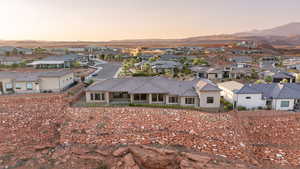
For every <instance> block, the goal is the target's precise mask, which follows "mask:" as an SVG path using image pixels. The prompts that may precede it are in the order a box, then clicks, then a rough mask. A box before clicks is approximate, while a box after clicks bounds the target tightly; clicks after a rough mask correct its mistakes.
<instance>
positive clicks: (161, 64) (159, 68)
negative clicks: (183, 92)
mask: <svg viewBox="0 0 300 169" xmlns="http://www.w3.org/2000/svg"><path fill="white" fill-rule="evenodd" d="M149 64H150V66H151V69H152V70H153V72H155V73H164V72H166V71H171V72H175V71H176V69H177V70H181V69H182V68H183V66H182V64H181V63H179V62H175V61H163V60H159V61H155V62H150V63H149Z"/></svg>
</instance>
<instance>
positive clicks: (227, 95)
mask: <svg viewBox="0 0 300 169" xmlns="http://www.w3.org/2000/svg"><path fill="white" fill-rule="evenodd" d="M219 88H220V89H221V90H222V91H221V96H223V97H224V99H225V100H226V101H228V102H230V103H232V104H233V103H234V101H235V100H237V96H236V94H235V93H234V92H233V91H231V90H228V89H226V88H223V87H221V86H219Z"/></svg>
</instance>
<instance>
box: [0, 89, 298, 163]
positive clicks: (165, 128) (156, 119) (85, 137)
mask: <svg viewBox="0 0 300 169" xmlns="http://www.w3.org/2000/svg"><path fill="white" fill-rule="evenodd" d="M69 101H70V100H69V97H67V96H66V94H36V95H24V96H1V97H0V169H2V168H3V169H4V168H38V169H42V168H45V169H46V168H84V169H105V168H114V169H138V168H140V169H201V168H212V169H213V168H228V169H229V168H230V169H231V168H232V169H235V168H241V169H242V168H274V166H279V167H278V168H288V167H294V168H297V167H299V164H300V156H299V155H300V152H299V146H298V142H299V139H300V135H299V134H300V133H299V132H300V123H299V119H300V118H299V117H298V116H297V115H292V116H291V115H288V114H285V115H282V116H261V114H262V113H260V114H259V113H258V115H260V116H252V117H249V116H246V115H245V116H239V115H237V114H208V113H203V112H198V111H190V110H173V109H151V108H129V107H122V108H108V107H105V108H72V107H70V106H69Z"/></svg>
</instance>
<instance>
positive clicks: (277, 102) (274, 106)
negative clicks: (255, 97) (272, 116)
mask: <svg viewBox="0 0 300 169" xmlns="http://www.w3.org/2000/svg"><path fill="white" fill-rule="evenodd" d="M282 101H289V107H281V102H282ZM294 105H295V100H294V99H276V100H275V99H274V100H273V101H272V109H274V110H293V109H294Z"/></svg>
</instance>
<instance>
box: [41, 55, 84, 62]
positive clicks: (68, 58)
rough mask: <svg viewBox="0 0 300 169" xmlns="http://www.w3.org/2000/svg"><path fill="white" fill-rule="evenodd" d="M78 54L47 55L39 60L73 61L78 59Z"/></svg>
mask: <svg viewBox="0 0 300 169" xmlns="http://www.w3.org/2000/svg"><path fill="white" fill-rule="evenodd" d="M79 57H80V56H79V55H74V54H72V55H64V56H49V57H46V58H43V59H41V61H74V60H76V59H78V58H79Z"/></svg>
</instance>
